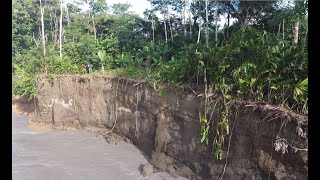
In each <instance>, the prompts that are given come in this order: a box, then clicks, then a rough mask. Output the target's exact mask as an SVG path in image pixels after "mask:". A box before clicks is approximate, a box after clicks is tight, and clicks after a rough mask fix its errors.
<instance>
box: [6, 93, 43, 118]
mask: <svg viewBox="0 0 320 180" xmlns="http://www.w3.org/2000/svg"><path fill="white" fill-rule="evenodd" d="M36 103H37V99H29V98H28V97H12V111H15V112H18V113H20V114H23V115H28V116H29V115H31V113H33V112H34V110H35V104H36Z"/></svg>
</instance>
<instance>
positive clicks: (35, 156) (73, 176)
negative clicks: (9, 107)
mask: <svg viewBox="0 0 320 180" xmlns="http://www.w3.org/2000/svg"><path fill="white" fill-rule="evenodd" d="M146 162H147V160H146V159H145V158H144V156H143V155H142V154H141V152H140V151H139V150H138V149H137V148H136V147H135V146H133V145H132V144H129V143H125V142H120V143H119V144H118V145H112V144H108V143H106V141H105V140H104V139H103V138H102V137H101V136H98V137H97V136H96V135H93V134H90V133H88V132H86V131H62V130H55V131H50V132H35V131H33V130H31V129H29V128H28V127H27V117H26V116H21V115H19V114H17V113H14V112H13V113H12V177H13V180H43V179H45V180H51V179H52V180H86V179H89V180H134V179H147V180H163V179H168V180H171V179H180V180H183V179H185V178H182V177H173V176H171V175H169V174H168V173H165V172H157V173H153V174H151V175H150V176H147V177H143V176H142V175H141V173H140V171H139V166H140V165H141V164H145V163H146Z"/></svg>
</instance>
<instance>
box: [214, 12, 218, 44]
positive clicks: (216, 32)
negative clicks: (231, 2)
mask: <svg viewBox="0 0 320 180" xmlns="http://www.w3.org/2000/svg"><path fill="white" fill-rule="evenodd" d="M215 16H216V24H215V25H216V31H215V40H216V42H218V9H217V10H216V12H215Z"/></svg>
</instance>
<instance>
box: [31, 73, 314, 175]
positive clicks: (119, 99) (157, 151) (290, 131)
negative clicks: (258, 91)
mask: <svg viewBox="0 0 320 180" xmlns="http://www.w3.org/2000/svg"><path fill="white" fill-rule="evenodd" d="M38 91H39V93H38V99H37V102H36V103H37V104H36V105H37V107H36V113H35V116H34V117H33V118H32V122H41V123H48V124H53V125H54V126H56V127H77V128H85V127H95V128H101V129H105V131H108V130H110V129H112V131H113V132H116V133H118V134H120V135H122V136H125V137H127V138H129V139H130V140H131V141H132V143H133V144H135V145H136V146H137V147H139V148H140V149H141V150H142V151H143V152H144V154H145V155H146V156H147V157H149V158H150V163H151V164H153V165H154V166H155V167H157V168H159V169H161V170H165V171H168V172H170V173H172V174H177V175H181V176H184V177H187V178H188V179H220V177H221V176H222V174H223V179H232V180H236V179H255V180H257V179H299V180H301V179H307V178H308V175H307V174H308V164H307V163H308V156H307V151H305V150H300V149H303V147H304V146H305V145H306V142H307V141H305V139H306V138H302V137H300V135H301V134H300V135H299V132H298V130H302V131H303V132H305V131H307V130H306V128H307V124H308V123H307V118H306V117H300V116H299V115H296V114H294V113H292V112H288V111H286V110H283V111H281V109H280V110H279V108H273V107H272V106H265V105H261V106H260V105H250V104H249V105H248V104H247V105H243V106H239V107H238V109H237V110H236V111H237V113H234V114H233V115H232V116H231V119H230V126H231V127H233V128H232V131H231V132H230V134H229V135H228V136H226V139H225V142H226V143H225V145H224V147H223V149H224V150H225V152H224V153H223V157H222V160H216V159H215V153H214V151H213V148H212V143H211V142H210V144H211V145H210V144H209V146H207V145H205V144H202V143H200V139H201V137H200V120H199V112H200V111H202V108H203V99H201V98H200V97H197V96H195V95H194V94H193V93H192V92H190V91H189V90H188V89H184V88H181V87H173V86H167V87H166V88H165V91H163V90H161V89H160V90H159V89H157V88H155V87H154V85H153V84H150V83H149V82H147V81H136V80H133V79H128V78H116V77H102V76H91V77H85V76H77V75H75V76H71V75H61V76H57V77H55V78H49V77H43V76H42V77H39V78H38ZM270 112H274V113H273V116H272V117H274V116H276V115H279V116H278V117H276V118H267V117H268V116H270V114H272V113H270ZM270 117H271V116H270ZM211 118H212V121H213V122H216V121H218V118H219V116H218V115H213V116H211ZM107 129H108V130H107ZM277 136H278V142H279V143H280V142H287V144H289V147H288V148H287V149H288V152H287V153H284V154H282V153H281V152H280V151H275V142H276V138H277ZM280 136H281V137H283V139H281V138H280ZM281 140H282V141H281ZM279 143H278V144H279ZM280 145H281V143H280ZM297 148H300V149H297Z"/></svg>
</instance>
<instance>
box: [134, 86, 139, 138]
mask: <svg viewBox="0 0 320 180" xmlns="http://www.w3.org/2000/svg"><path fill="white" fill-rule="evenodd" d="M138 105H139V86H137V103H136V113H135V115H136V129H135V132H134V135H135V136H136V137H137V132H138V126H137V125H138Z"/></svg>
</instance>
